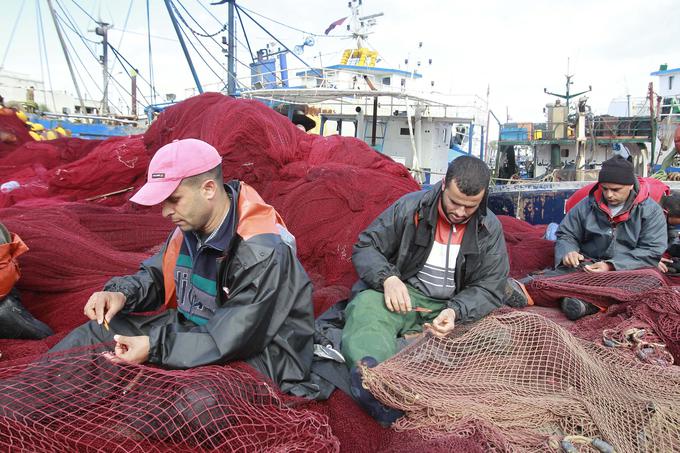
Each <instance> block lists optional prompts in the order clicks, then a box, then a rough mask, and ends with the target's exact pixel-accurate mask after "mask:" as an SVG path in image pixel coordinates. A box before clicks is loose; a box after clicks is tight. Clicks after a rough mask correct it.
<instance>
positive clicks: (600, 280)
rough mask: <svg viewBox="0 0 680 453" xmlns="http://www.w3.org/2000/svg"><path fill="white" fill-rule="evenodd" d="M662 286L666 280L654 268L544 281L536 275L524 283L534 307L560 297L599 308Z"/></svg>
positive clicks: (573, 274)
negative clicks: (573, 299)
mask: <svg viewBox="0 0 680 453" xmlns="http://www.w3.org/2000/svg"><path fill="white" fill-rule="evenodd" d="M662 286H666V281H665V279H664V277H663V276H662V275H661V274H660V273H659V272H658V271H656V270H655V269H639V270H635V271H617V272H595V273H591V272H586V271H576V272H572V273H569V274H565V275H559V276H556V277H547V278H546V277H542V276H541V275H540V274H538V275H536V278H535V279H533V280H531V282H529V283H527V284H526V288H527V291H529V294H530V295H531V298H532V299H533V300H534V303H535V304H536V305H548V306H549V305H556V304H557V303H558V302H559V300H560V299H561V298H562V297H567V296H569V297H575V298H578V299H581V300H584V301H586V302H590V303H591V304H594V305H597V306H598V307H603V308H606V307H608V306H609V305H611V304H612V303H617V302H624V301H630V300H639V299H640V298H641V296H642V295H644V294H646V293H647V292H649V291H651V290H653V289H657V288H660V287H662Z"/></svg>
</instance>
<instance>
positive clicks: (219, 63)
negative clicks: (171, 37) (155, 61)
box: [171, 2, 250, 88]
mask: <svg viewBox="0 0 680 453" xmlns="http://www.w3.org/2000/svg"><path fill="white" fill-rule="evenodd" d="M171 3H173V2H171ZM178 3H179V5H180V6H181V7H182V9H184V11H185V12H186V13H187V14H188V15H189V17H190V18H191V20H193V21H194V22H195V23H196V24H197V25H198V26H199V27H200V28H201V29H202V30H204V29H203V27H202V26H201V24H200V23H199V22H198V21H197V20H196V19H195V18H194V17H193V16H192V15H191V13H190V12H189V11H188V10H187V9H186V8H185V7H184V5H182V3H181V2H178ZM172 6H173V8H174V9H175V11H176V12H178V11H177V8H176V7H175V5H174V4H173V5H172ZM213 17H214V16H213ZM180 28H181V27H180ZM204 31H205V30H204ZM185 36H186V37H187V41H189V37H188V36H187V35H186V32H185ZM210 39H212V41H213V42H214V43H215V44H217V45H218V47H219V48H220V50H222V49H223V48H222V45H221V44H220V43H219V42H218V41H217V40H216V39H215V38H214V37H211V38H210ZM197 41H198V43H199V44H200V45H201V47H203V49H204V50H205V51H206V52H208V55H210V56H211V57H212V59H213V60H215V62H217V64H218V65H219V66H220V68H222V69H223V70H224V71H225V72H226V73H227V74H229V70H228V69H227V68H225V67H224V66H223V65H222V63H221V62H220V61H219V60H217V59H216V58H215V56H214V55H213V54H212V52H210V51H209V50H208V49H207V48H206V47H205V45H204V44H203V43H202V41H201V40H200V39H198V40H197ZM237 41H238V40H237ZM189 43H190V44H191V45H192V47H193V48H194V50H196V47H195V46H194V45H193V44H192V43H191V41H189ZM196 52H197V53H198V51H197V50H196ZM199 57H201V55H200V53H199ZM201 59H202V60H203V62H204V63H205V64H206V65H207V66H208V69H210V70H211V71H212V68H210V66H209V65H208V63H207V62H206V61H205V60H204V59H203V57H201ZM234 60H235V61H236V62H237V63H240V64H241V65H243V66H244V67H245V68H247V69H249V70H250V66H248V65H247V64H245V63H243V62H242V61H240V60H239V59H238V58H235V57H234ZM212 72H213V74H215V75H216V76H217V77H218V79H219V80H223V78H222V76H220V75H219V74H216V73H215V72H214V71H212ZM231 75H232V77H234V80H236V83H238V84H240V85H241V87H243V88H247V87H246V85H245V84H243V83H242V82H239V80H238V79H237V77H236V74H231ZM225 86H226V85H225Z"/></svg>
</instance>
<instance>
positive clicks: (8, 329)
mask: <svg viewBox="0 0 680 453" xmlns="http://www.w3.org/2000/svg"><path fill="white" fill-rule="evenodd" d="M53 333H54V332H52V329H50V328H49V327H48V326H47V324H45V323H44V322H42V321H38V320H37V319H35V318H34V317H33V315H32V314H30V313H29V312H28V310H26V307H24V306H23V305H22V303H21V300H20V299H19V292H18V291H17V290H16V289H13V290H12V291H10V293H9V294H8V295H7V296H5V298H4V299H2V300H0V338H5V339H11V340H40V339H42V338H45V337H49V336H50V335H52V334H53Z"/></svg>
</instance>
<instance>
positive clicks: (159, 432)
mask: <svg viewBox="0 0 680 453" xmlns="http://www.w3.org/2000/svg"><path fill="white" fill-rule="evenodd" d="M190 137H193V138H200V139H203V140H206V141H208V142H209V143H211V144H213V145H215V146H216V148H217V149H218V150H219V152H220V154H222V156H223V158H224V165H223V170H224V174H225V178H227V179H231V178H240V179H242V180H244V181H245V182H247V183H249V184H251V185H253V186H254V187H255V188H256V189H257V190H258V192H259V193H260V194H261V195H262V196H263V198H264V199H265V200H267V201H268V202H269V203H271V204H272V205H273V206H274V207H276V209H277V210H278V211H279V212H280V213H281V214H282V216H283V218H284V220H285V222H286V224H287V226H288V227H289V229H290V230H291V232H292V233H293V234H294V235H295V236H296V238H297V242H298V254H299V256H300V259H301V261H302V263H303V265H304V266H305V268H306V269H307V271H308V272H309V274H310V277H311V278H312V280H313V282H314V305H315V312H316V313H317V314H319V313H320V312H322V311H324V310H325V309H326V308H328V307H329V306H330V305H332V304H333V303H335V302H337V301H338V300H341V299H343V298H345V297H347V296H348V294H349V287H350V285H351V284H352V283H353V282H354V281H355V280H356V274H355V272H354V269H353V267H352V264H351V261H350V258H351V250H352V245H353V244H354V242H355V241H356V237H357V235H358V233H359V232H360V231H361V230H362V229H364V228H365V227H366V226H367V225H368V224H369V223H370V222H371V221H372V220H373V219H374V218H375V216H377V215H378V214H379V213H380V212H381V211H382V210H383V209H385V208H386V207H387V206H388V205H389V204H390V203H392V202H393V201H394V200H396V199H397V198H398V197H400V196H402V195H404V194H405V193H408V192H411V191H414V190H418V189H419V187H418V185H417V184H416V183H415V181H414V180H413V179H412V178H411V177H410V176H409V175H408V172H407V171H406V169H405V168H404V167H403V166H402V165H399V164H396V163H394V162H392V161H391V160H390V159H387V158H385V157H384V156H383V155H381V154H379V153H376V152H375V151H373V150H372V149H371V148H369V147H368V146H367V145H366V144H365V143H363V142H361V141H359V140H355V139H351V138H343V137H319V136H315V135H309V134H305V133H304V132H302V131H300V130H298V129H296V128H295V127H294V126H293V125H292V124H291V123H290V122H289V121H288V120H287V118H285V117H284V116H282V115H280V114H278V113H276V112H274V111H273V110H271V109H269V108H267V107H265V106H264V105H262V104H259V103H258V102H256V101H235V100H232V99H230V98H228V97H225V96H222V95H218V94H214V93H213V94H205V95H202V96H198V97H196V98H192V99H190V100H188V101H185V102H183V103H180V104H178V105H176V106H173V107H171V108H170V109H168V110H167V111H166V112H164V113H163V114H161V116H160V117H159V118H158V119H157V121H156V122H155V123H154V124H153V126H152V127H151V128H150V129H149V130H148V131H147V132H146V133H145V134H144V135H143V136H132V137H121V138H115V139H109V140H106V141H87V140H79V139H73V138H71V139H58V140H52V141H46V142H32V141H27V142H26V143H24V144H23V145H22V146H16V145H15V146H12V147H9V148H3V149H0V182H4V181H8V180H17V181H19V182H20V184H21V187H20V188H18V189H15V190H14V191H12V192H9V193H7V194H0V207H5V208H4V209H0V221H2V222H3V223H5V224H6V225H7V226H8V228H9V229H10V230H11V231H13V232H16V233H18V234H19V235H20V236H21V237H22V239H23V240H24V241H25V242H26V244H27V245H28V247H29V248H30V251H29V252H28V253H26V254H25V255H23V256H22V257H21V258H20V259H19V261H20V264H21V266H22V277H21V279H20V280H19V283H18V287H19V290H20V291H21V292H22V297H23V299H22V300H23V302H24V304H25V305H26V306H27V307H28V308H29V309H30V311H31V312H32V313H33V314H35V315H36V316H37V317H38V318H39V319H41V320H43V321H45V322H47V323H48V324H49V325H50V327H52V328H53V329H54V331H55V332H56V334H55V335H54V336H52V337H49V338H47V339H45V340H42V341H34V342H26V341H16V340H0V351H2V353H3V360H2V361H1V362H0V382H4V385H5V387H4V388H3V392H0V393H1V394H2V395H3V396H4V397H5V398H4V400H3V399H2V397H0V401H3V402H2V404H0V450H12V449H14V450H21V449H24V450H30V451H54V450H61V451H75V450H83V451H111V450H116V449H118V450H119V451H154V450H153V449H154V448H155V449H156V450H157V451H160V450H163V449H166V450H170V449H172V450H175V451H180V450H186V449H189V448H193V449H212V450H220V449H222V450H230V449H233V450H239V448H241V449H243V450H244V451H245V450H248V451H290V450H291V449H292V450H295V449H301V448H302V447H300V445H302V444H301V443H297V439H298V438H299V439H302V441H304V442H306V443H307V444H306V446H304V448H305V449H306V450H307V451H312V450H323V449H333V448H337V444H335V443H334V440H333V438H332V436H331V435H330V432H329V431H328V426H329V425H330V426H331V427H332V430H333V433H334V434H335V435H336V436H337V437H338V438H339V439H340V442H341V445H342V448H343V450H345V451H406V450H414V449H420V450H424V451H481V450H484V449H485V446H486V445H490V444H493V445H502V444H503V445H505V444H504V442H506V443H507V442H508V441H507V436H506V434H504V432H500V431H499V430H498V427H497V426H496V425H494V424H493V423H492V421H485V422H483V423H482V422H479V423H477V422H474V423H472V422H470V423H468V422H467V421H465V420H467V419H464V420H463V421H464V422H465V423H464V424H463V425H461V424H457V425H451V426H452V427H453V428H452V429H451V430H450V432H449V433H448V434H446V435H442V434H441V433H439V432H437V434H436V435H433V434H432V433H431V432H430V431H428V430H424V431H422V432H419V433H413V432H407V433H395V432H393V431H388V430H383V429H382V428H380V427H379V426H378V425H377V424H376V423H375V422H373V421H372V420H371V419H370V417H368V416H367V415H366V414H364V413H363V412H362V411H361V410H360V409H358V407H357V406H356V405H355V404H354V403H353V402H352V401H351V399H350V398H349V397H348V396H346V395H344V394H342V393H339V392H336V393H335V394H334V396H333V397H332V398H331V400H330V401H329V402H328V403H325V404H320V403H311V404H309V405H307V406H305V407H304V408H303V407H302V406H299V404H300V403H299V402H295V403H294V404H296V408H297V409H296V410H295V411H290V409H287V408H286V407H287V406H289V405H290V404H293V403H291V401H293V400H290V399H287V398H284V397H282V396H281V395H277V394H275V393H271V392H273V390H272V389H273V387H271V386H268V385H264V384H263V379H262V377H259V376H257V377H254V376H253V375H252V374H249V373H250V372H249V371H247V369H246V368H244V367H243V366H242V365H238V364H234V365H230V366H225V367H210V368H208V369H206V370H203V369H198V370H191V372H184V371H167V370H156V369H153V368H148V367H134V366H131V365H126V366H122V365H113V364H111V363H110V362H108V361H105V360H104V359H103V358H102V357H101V356H100V355H97V354H92V353H85V354H81V355H73V356H64V358H62V359H55V358H53V359H49V360H47V359H44V358H43V359H40V360H38V359H37V354H40V353H43V352H45V351H46V350H47V349H48V348H49V347H51V346H53V345H54V344H55V343H56V342H57V341H58V340H59V339H61V338H63V336H64V335H65V334H66V333H67V332H69V331H70V330H71V329H73V328H74V327H76V326H77V325H79V324H81V323H82V322H83V321H84V317H83V315H82V309H83V305H84V303H85V302H86V300H87V297H88V296H89V294H90V293H91V292H93V291H96V290H99V289H100V288H101V285H102V284H103V283H104V282H105V281H106V280H107V279H108V278H110V277H112V276H115V275H125V274H129V273H131V272H134V271H135V270H136V269H137V266H138V265H139V263H140V262H141V261H142V260H143V259H144V258H146V257H148V256H150V255H151V254H152V253H154V252H155V251H157V250H158V248H159V247H160V245H161V244H162V243H163V241H164V239H165V238H166V236H167V234H168V233H169V231H170V229H171V225H170V224H169V223H168V222H167V221H166V220H164V219H163V218H162V217H161V216H160V213H159V210H158V208H152V209H148V208H142V207H138V206H134V205H131V204H130V203H127V200H128V198H129V197H130V196H131V194H132V193H134V190H136V189H138V188H139V187H140V186H141V185H142V184H143V183H144V181H145V177H146V175H145V172H146V166H147V164H148V160H149V159H150V157H151V156H152V155H153V153H154V152H155V151H156V150H157V149H158V148H159V147H161V146H162V145H164V144H166V143H168V142H170V141H172V140H173V139H176V138H190ZM129 187H134V189H133V190H132V191H128V190H126V189H128V188H129ZM88 200H89V201H88ZM501 221H502V222H503V225H504V228H505V233H506V239H507V243H508V251H509V254H510V260H511V265H512V275H514V276H518V277H519V276H523V275H524V274H526V273H528V272H531V271H536V270H539V269H542V268H544V267H548V266H550V265H552V260H553V255H552V253H553V243H552V242H550V241H546V240H544V239H542V238H541V236H542V234H543V231H544V227H532V226H530V225H527V224H525V223H523V222H520V221H517V220H515V219H511V218H501ZM591 286H592V285H591ZM571 289H573V288H569V290H571ZM560 290H561V289H560ZM590 291H594V293H595V294H601V292H602V291H601V290H600V289H598V287H597V286H596V287H593V288H591V290H590ZM668 297H670V299H672V300H673V301H675V300H676V299H673V297H672V296H668ZM643 302H644V304H638V305H635V306H633V305H632V304H633V302H630V303H629V305H627V304H628V303H624V304H621V305H617V306H615V307H616V308H617V309H618V308H619V307H621V308H622V309H623V307H628V308H626V309H625V311H623V312H620V313H619V314H618V315H616V316H615V317H612V318H611V319H609V318H608V319H606V320H604V319H603V316H604V315H606V314H603V315H596V316H595V317H594V318H597V319H603V324H602V326H603V327H600V326H594V327H592V328H591V329H590V330H589V331H587V332H582V335H583V336H586V334H589V335H591V336H592V337H593V339H594V340H598V339H599V337H598V336H597V335H595V334H596V333H599V335H600V336H601V333H602V329H603V328H616V327H617V326H618V325H619V324H620V323H621V322H624V321H626V322H629V321H630V322H632V323H633V325H637V324H639V323H641V322H642V321H640V320H641V319H642V318H644V319H645V320H646V322H647V324H649V325H650V326H649V328H650V329H651V330H650V332H653V333H654V334H655V335H656V336H657V337H658V340H659V341H665V342H669V341H671V340H670V339H672V338H676V340H674V341H676V343H675V344H676V345H677V338H678V332H677V326H679V325H680V319H678V315H679V313H678V311H677V310H676V308H677V307H676V308H673V309H670V308H666V307H667V304H669V303H671V302H664V301H662V300H661V299H658V303H655V304H652V303H651V302H648V301H647V300H645V301H643ZM672 303H676V302H672ZM645 306H646V307H647V308H643V307H645ZM579 325H580V323H576V324H575V326H579ZM643 327H644V326H643ZM585 328H586V326H585V325H584V329H585ZM598 329H599V332H598ZM674 329H675V330H674ZM669 349H670V350H671V351H675V349H673V346H671V344H670V343H669ZM22 357H23V358H25V359H27V360H28V359H29V358H30V359H31V360H30V362H32V364H31V365H30V366H25V365H18V364H17V363H16V362H15V361H14V362H12V361H10V360H13V359H21V358H22ZM66 357H69V358H66ZM33 359H36V360H38V361H37V362H36V360H33ZM539 359H540V357H539V356H537V358H536V360H539ZM541 360H543V359H541ZM61 368H65V369H66V371H67V372H65V374H64V375H63V376H64V378H63V379H62V378H59V379H57V384H58V385H57V384H54V385H52V386H51V387H53V388H50V385H47V384H46V382H47V381H49V379H51V378H52V377H55V376H57V375H59V373H60V371H59V370H60V369H61ZM137 370H143V371H142V373H141V375H140V374H139V372H138V371H137ZM81 372H82V374H83V376H88V377H90V378H91V379H90V382H86V381H85V380H84V379H79V378H78V377H77V376H78V375H79V373H81ZM622 372H623V371H622ZM41 373H42V374H41ZM88 373H89V374H88ZM97 373H99V374H97ZM187 373H188V374H187ZM191 373H195V374H191ZM202 373H205V374H202ZM138 375H139V376H141V377H140V378H139V379H138V380H137V381H135V377H136V376H138ZM41 376H42V377H41ZM96 376H98V377H99V378H101V379H99V380H97V379H94V377H96ZM66 377H69V378H68V379H66ZM48 378H49V379H48ZM67 381H69V382H71V383H70V384H69V383H67ZM166 381H167V385H166V384H165V382H166ZM454 382H455V381H454ZM217 383H219V385H218V384H217ZM46 385H47V386H46ZM106 385H110V386H111V390H108V389H106V388H105V387H106ZM128 385H132V387H131V388H130V389H129V390H130V391H133V393H134V395H135V398H132V397H131V396H130V397H129V398H128V396H127V395H128V393H126V394H125V395H122V391H124V390H125V391H126V392H128V390H126V387H127V386H128ZM225 385H226V389H228V391H227V392H231V393H234V395H233V396H229V395H226V394H224V391H223V390H222V389H221V387H222V386H225ZM230 385H231V387H230ZM22 386H24V387H25V388H26V391H23V390H22V388H23V387H22ZM10 387H11V389H12V392H8V393H7V394H5V392H4V390H5V389H7V390H9V389H10ZM133 388H134V389H135V390H132V389H133ZM152 388H154V389H156V388H157V389H158V390H152ZM244 388H245V389H246V391H245V392H244V391H242V389H244ZM265 390H266V391H265ZM142 391H143V392H144V393H140V392H142ZM31 392H32V393H31ZM50 392H53V393H50ZM93 392H94V393H95V394H98V395H99V396H95V397H92V393H93ZM249 392H252V393H253V395H254V396H252V398H251V397H250V396H248V395H244V393H249ZM29 393H30V394H29ZM34 394H35V395H34ZM31 395H34V396H31ZM145 396H146V397H148V398H145ZM12 398H13V399H12ZM70 400H72V401H70ZM8 401H9V402H8ZM187 401H188V403H187ZM121 402H125V404H128V406H125V405H120V404H121ZM133 402H134V403H136V404H137V405H138V406H135V407H133V406H132V404H133ZM193 402H196V404H193ZM213 402H214V404H213ZM204 403H205V404H204ZM76 406H79V407H76ZM227 406H230V407H233V408H234V409H232V410H231V412H228V409H227ZM471 407H472V406H471ZM187 408H188V409H187ZM213 408H217V409H214V410H213ZM123 409H124V410H123ZM310 410H311V412H309V411H310ZM117 411H118V412H117ZM187 411H198V412H201V414H204V415H205V416H206V417H215V420H216V421H219V422H220V423H221V422H222V421H223V422H224V423H223V426H224V427H225V428H224V429H225V430H227V431H226V433H228V436H225V435H224V433H219V432H217V431H216V430H215V427H214V426H208V425H212V424H211V423H207V424H206V423H203V422H204V421H205V420H206V419H205V418H203V417H202V416H201V415H200V414H199V415H196V416H195V417H194V418H192V416H190V415H188V414H191V412H187ZM123 412H126V414H125V415H123ZM469 414H472V416H474V412H473V411H471V412H468V415H469ZM114 415H115V416H114ZM172 415H174V418H175V419H177V420H178V422H177V423H178V424H179V425H178V426H179V427H175V428H172V426H174V425H172V423H173V421H172V420H170V419H171V418H173V417H172ZM33 416H35V417H38V419H34V418H32V417H33ZM324 416H325V417H328V418H324ZM269 419H271V420H272V424H273V425H272V429H271V431H269V430H267V428H266V425H267V422H266V420H269ZM290 419H292V421H290V423H289V420H290ZM475 420H476V419H475ZM284 421H285V423H283V422H284ZM181 423H184V424H183V425H182V424H181ZM279 423H282V424H279ZM461 423H463V422H461ZM283 425H288V426H289V430H288V431H285V430H283V431H282V430H281V429H283V428H281V426H283ZM263 426H264V427H263ZM454 428H455V429H454ZM251 429H252V433H257V438H256V437H255V436H254V435H253V434H252V433H251V431H249V430H251ZM191 433H195V434H191ZM97 436H98V437H97ZM226 437H228V439H227V438H226ZM53 445H54V448H53ZM116 445H117V446H118V447H115V446H116ZM216 446H219V447H216Z"/></svg>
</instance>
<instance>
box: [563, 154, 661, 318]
mask: <svg viewBox="0 0 680 453" xmlns="http://www.w3.org/2000/svg"><path fill="white" fill-rule="evenodd" d="M556 235H557V242H556V243H555V266H556V268H557V269H558V271H559V270H560V268H561V269H564V270H565V271H566V270H569V269H577V268H579V267H582V268H583V270H585V271H586V272H607V271H615V270H632V269H640V268H644V267H656V266H657V264H658V263H659V260H660V259H661V255H662V254H663V252H664V251H665V250H666V245H667V243H666V241H667V234H666V219H665V216H664V214H663V210H662V209H661V207H660V206H659V205H658V204H657V203H656V202H655V201H654V200H652V199H651V198H650V197H649V189H648V187H647V184H646V183H645V181H644V180H642V179H638V178H636V177H635V173H634V171H633V165H632V164H631V163H630V162H628V161H627V160H626V159H624V158H622V157H620V156H614V157H612V158H611V159H609V160H607V161H605V162H604V163H603V164H602V170H601V171H600V174H599V176H598V184H596V185H595V186H594V187H593V189H592V190H591V192H590V194H589V196H588V197H587V198H584V199H583V200H581V201H580V202H579V203H578V204H577V205H576V206H574V208H573V209H572V210H570V211H569V212H568V213H567V215H566V217H565V218H564V219H563V220H562V223H560V227H559V229H558V230H557V234H556ZM565 268H566V269H565ZM561 306H562V311H563V312H564V313H565V314H566V316H567V317H568V318H569V319H571V320H576V319H579V318H581V317H583V316H586V315H589V314H594V313H597V312H598V311H599V308H598V307H596V306H594V305H592V304H590V303H587V302H584V301H582V300H580V299H575V298H571V297H565V298H564V299H562V302H561Z"/></svg>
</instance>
